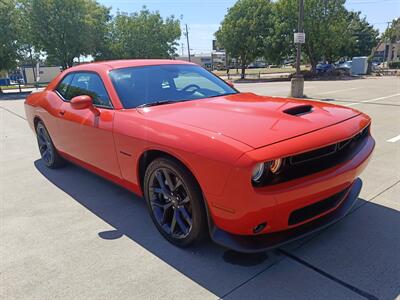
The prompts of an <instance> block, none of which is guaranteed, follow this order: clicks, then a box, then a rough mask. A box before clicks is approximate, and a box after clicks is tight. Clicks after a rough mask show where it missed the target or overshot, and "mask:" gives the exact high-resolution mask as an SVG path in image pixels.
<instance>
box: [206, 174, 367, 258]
mask: <svg viewBox="0 0 400 300" xmlns="http://www.w3.org/2000/svg"><path fill="white" fill-rule="evenodd" d="M361 187H362V181H361V179H359V178H357V179H356V180H355V181H354V182H353V184H352V185H351V187H350V188H349V190H348V192H347V193H346V195H345V196H344V199H343V200H342V202H341V204H340V205H339V206H338V207H337V208H336V209H335V210H333V211H331V212H330V213H328V214H325V215H323V216H321V217H319V218H317V219H314V220H312V221H310V222H307V223H305V224H303V225H300V226H297V227H294V228H291V229H287V230H284V231H278V232H272V233H269V234H262V235H254V236H246V235H237V234H232V233H229V232H226V231H224V230H222V229H220V228H218V227H216V226H215V225H213V224H210V235H211V239H212V240H213V241H214V242H216V243H217V244H220V245H222V246H225V247H227V248H230V249H233V250H236V251H238V252H247V253H252V252H262V251H267V250H271V249H273V248H277V247H280V246H282V245H284V244H286V243H289V242H292V241H295V240H297V239H300V238H303V237H306V236H308V235H310V234H312V233H315V232H317V231H319V230H322V229H324V228H326V227H328V226H330V225H332V224H334V223H336V222H337V221H339V220H340V219H342V218H343V217H344V216H346V214H347V213H348V212H349V211H350V209H351V208H352V207H353V205H354V203H355V202H356V201H357V199H358V195H359V194H360V191H361Z"/></svg>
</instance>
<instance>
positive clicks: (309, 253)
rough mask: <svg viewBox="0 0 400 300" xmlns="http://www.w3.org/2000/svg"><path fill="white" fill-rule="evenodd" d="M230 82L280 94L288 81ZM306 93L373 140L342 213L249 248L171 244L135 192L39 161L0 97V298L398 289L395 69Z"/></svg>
mask: <svg viewBox="0 0 400 300" xmlns="http://www.w3.org/2000/svg"><path fill="white" fill-rule="evenodd" d="M237 88H238V89H239V90H241V91H252V92H255V93H259V94H264V95H275V96H287V95H288V94H289V88H290V83H289V82H277V83H246V84H238V85H237ZM305 93H306V94H307V96H308V97H310V98H315V99H322V101H329V102H333V103H338V104H342V105H349V106H352V107H354V108H356V109H359V110H361V111H364V112H366V113H368V114H369V115H370V116H371V117H372V119H373V125H372V132H373V135H374V137H375V138H376V141H377V146H376V150H375V153H374V155H373V159H372V161H371V163H370V165H369V166H368V168H367V169H366V171H365V172H364V173H363V175H362V179H363V181H364V188H363V190H362V193H361V195H360V199H359V201H358V203H357V205H356V206H355V207H354V209H353V210H352V212H351V213H350V214H349V215H348V216H346V217H345V218H344V219H343V220H342V221H340V222H339V223H337V224H335V225H333V226H331V227H330V228H328V229H326V230H324V231H322V232H320V233H319V234H317V235H314V236H312V237H310V238H308V239H305V240H301V241H299V242H295V243H292V244H289V245H288V246H286V247H284V248H282V249H278V250H276V251H271V252H268V253H265V254H257V255H242V254H237V253H235V252H232V251H230V250H226V249H224V248H221V247H219V246H216V245H214V244H212V243H211V242H210V243H207V244H205V245H203V246H200V247H197V248H192V249H188V250H182V249H178V248H176V247H174V246H171V245H170V244H169V243H167V242H166V241H164V239H163V238H162V237H161V236H160V234H158V232H157V231H156V229H155V227H154V226H153V224H152V223H151V220H150V218H149V216H148V214H147V211H146V207H145V203H144V201H143V200H142V199H139V198H137V197H136V196H134V195H133V194H131V193H129V192H127V191H125V190H124V189H122V188H120V187H118V186H115V185H113V184H111V183H108V182H107V181H105V180H103V179H101V178H99V177H97V176H95V175H93V174H91V173H89V172H87V171H84V170H82V169H80V168H78V167H75V166H72V165H69V166H67V167H66V168H64V169H62V170H49V169H46V168H45V167H44V165H43V163H42V162H41V161H40V160H39V153H38V150H37V146H36V141H35V137H34V135H33V133H32V132H31V131H30V129H29V128H28V125H27V123H26V121H25V119H24V118H25V116H24V112H23V100H18V99H14V100H4V99H3V100H0V133H1V137H0V138H1V143H0V147H1V148H0V154H1V155H0V178H1V181H0V196H1V210H0V213H1V215H0V222H1V223H0V237H1V240H0V259H1V260H0V272H1V273H0V298H1V299H218V298H224V299H363V298H364V299H365V298H366V299H396V298H400V196H399V194H400V184H399V182H400V136H399V135H400V78H398V77H397V78H394V77H390V78H389V77H388V78H376V79H359V80H349V81H325V82H323V81H312V82H306V85H305Z"/></svg>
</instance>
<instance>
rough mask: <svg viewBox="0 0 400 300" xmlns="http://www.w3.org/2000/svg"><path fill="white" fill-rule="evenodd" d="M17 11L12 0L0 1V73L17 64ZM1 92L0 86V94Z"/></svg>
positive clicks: (18, 46)
mask: <svg viewBox="0 0 400 300" xmlns="http://www.w3.org/2000/svg"><path fill="white" fill-rule="evenodd" d="M17 20H18V11H17V9H16V2H15V1H14V0H1V1H0V73H1V71H8V70H10V69H12V68H14V67H15V66H16V65H17V59H18V58H19V57H20V53H19V51H20V44H19V42H18V26H17ZM1 93H3V91H2V90H1V87H0V94H1Z"/></svg>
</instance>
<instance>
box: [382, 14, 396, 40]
mask: <svg viewBox="0 0 400 300" xmlns="http://www.w3.org/2000/svg"><path fill="white" fill-rule="evenodd" d="M383 37H384V38H386V39H388V40H389V41H391V42H392V43H396V42H399V41H400V18H397V19H394V20H393V21H392V23H391V26H390V27H389V28H388V29H386V30H385V32H384V33H383Z"/></svg>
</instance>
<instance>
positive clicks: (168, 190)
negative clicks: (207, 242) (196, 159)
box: [149, 168, 193, 239]
mask: <svg viewBox="0 0 400 300" xmlns="http://www.w3.org/2000/svg"><path fill="white" fill-rule="evenodd" d="M153 174H154V175H153V177H152V179H151V180H152V181H151V186H150V187H149V197H150V204H151V208H152V211H153V216H154V217H155V220H156V221H157V223H158V224H159V225H160V226H161V228H162V230H163V231H165V232H166V233H168V234H169V235H171V236H172V237H174V238H178V239H180V238H184V237H186V236H187V235H188V234H189V233H190V231H191V228H192V222H193V221H192V216H191V211H190V210H188V207H187V205H190V197H189V196H188V192H187V190H186V186H185V184H184V182H183V181H182V179H181V178H180V177H179V176H178V175H176V174H175V173H174V171H172V170H170V169H167V168H160V169H158V170H156V171H155V172H154V173H153Z"/></svg>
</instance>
